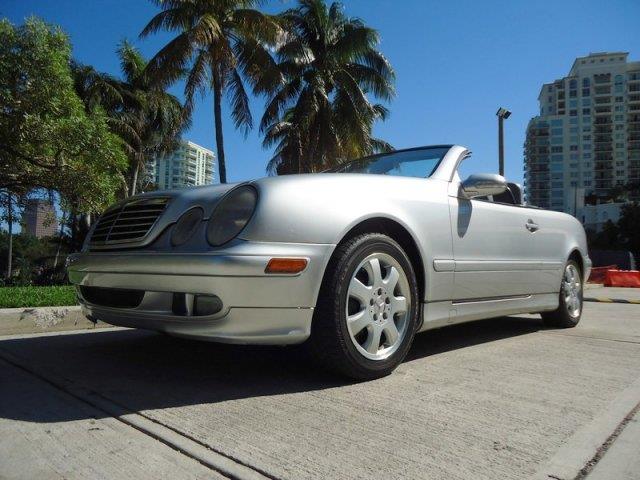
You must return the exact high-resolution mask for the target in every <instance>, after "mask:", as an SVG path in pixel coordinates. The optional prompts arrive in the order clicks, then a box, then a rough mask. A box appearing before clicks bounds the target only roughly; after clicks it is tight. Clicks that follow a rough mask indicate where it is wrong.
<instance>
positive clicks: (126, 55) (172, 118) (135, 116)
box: [72, 40, 188, 196]
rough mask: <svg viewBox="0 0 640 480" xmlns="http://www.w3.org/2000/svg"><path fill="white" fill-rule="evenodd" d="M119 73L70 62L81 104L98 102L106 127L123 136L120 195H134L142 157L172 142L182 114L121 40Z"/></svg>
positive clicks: (184, 121)
mask: <svg viewBox="0 0 640 480" xmlns="http://www.w3.org/2000/svg"><path fill="white" fill-rule="evenodd" d="M117 54H118V57H119V59H120V67H121V70H122V77H123V78H122V79H116V78H114V77H112V76H110V75H107V74H104V73H100V72H97V71H96V70H94V69H93V67H90V66H84V65H80V64H77V63H76V64H74V65H72V68H73V72H74V82H75V88H76V92H77V93H78V95H79V96H80V98H81V99H82V100H83V102H84V104H85V108H87V109H89V110H90V109H92V108H96V107H98V106H99V107H100V108H103V109H104V110H105V111H106V112H107V114H108V116H109V124H110V126H111V129H112V130H113V131H114V132H115V133H116V134H118V136H119V137H120V138H121V139H122V141H123V147H124V149H125V152H126V153H127V156H128V157H129V175H128V177H129V178H128V186H127V187H126V188H125V195H126V196H128V195H135V193H136V191H137V189H138V186H139V185H140V184H141V182H142V180H143V179H144V176H141V175H140V173H141V172H143V171H144V168H145V165H146V162H147V161H148V160H149V159H150V158H152V157H153V156H154V155H157V154H159V153H161V152H163V151H167V150H170V149H172V148H174V147H175V146H176V145H177V142H178V138H179V135H180V133H181V131H182V130H183V129H184V128H185V127H186V126H187V125H188V115H187V114H186V112H185V110H184V109H183V107H182V105H181V103H180V101H179V100H178V99H177V98H176V97H175V96H173V95H171V94H169V93H167V92H166V91H165V90H164V89H163V88H161V87H160V86H158V85H157V84H155V83H152V82H150V81H149V79H148V77H147V75H146V73H145V69H146V67H147V61H146V60H145V58H144V57H143V56H142V55H141V54H140V52H139V51H138V50H137V49H136V48H135V47H134V46H133V45H131V44H130V43H129V42H127V41H126V40H125V41H123V42H122V43H121V44H120V45H119V47H118V50H117Z"/></svg>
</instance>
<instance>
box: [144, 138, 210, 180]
mask: <svg viewBox="0 0 640 480" xmlns="http://www.w3.org/2000/svg"><path fill="white" fill-rule="evenodd" d="M215 170H216V159H215V156H214V154H213V152H212V151H211V150H207V149H206V148H204V147H201V146H200V145H197V144H195V143H193V142H189V141H184V140H183V141H181V142H180V145H179V147H178V148H177V149H176V150H175V151H173V152H171V153H168V154H163V155H159V156H157V157H156V158H155V159H153V160H152V161H151V162H149V168H148V175H149V177H150V178H151V179H153V181H154V182H155V184H156V186H157V187H158V189H160V190H169V189H173V188H185V187H195V186H197V185H210V184H212V183H213V181H214V178H215Z"/></svg>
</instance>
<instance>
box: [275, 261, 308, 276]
mask: <svg viewBox="0 0 640 480" xmlns="http://www.w3.org/2000/svg"><path fill="white" fill-rule="evenodd" d="M306 267H307V259H306V258H272V259H271V260H269V263H268V264H267V268H265V269H264V273H300V272H301V271H303V270H304V269H305V268H306Z"/></svg>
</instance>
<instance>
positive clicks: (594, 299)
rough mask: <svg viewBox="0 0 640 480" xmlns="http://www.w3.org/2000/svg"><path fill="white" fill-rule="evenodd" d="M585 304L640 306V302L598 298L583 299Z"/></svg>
mask: <svg viewBox="0 0 640 480" xmlns="http://www.w3.org/2000/svg"><path fill="white" fill-rule="evenodd" d="M584 301H585V302H599V303H629V304H633V305H640V300H624V299H622V298H598V297H585V298H584Z"/></svg>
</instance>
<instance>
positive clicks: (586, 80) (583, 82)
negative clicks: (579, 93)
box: [582, 62, 591, 87]
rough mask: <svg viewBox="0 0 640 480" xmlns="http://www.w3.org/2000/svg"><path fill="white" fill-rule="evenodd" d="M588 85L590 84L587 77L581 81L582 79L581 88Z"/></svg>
mask: <svg viewBox="0 0 640 480" xmlns="http://www.w3.org/2000/svg"><path fill="white" fill-rule="evenodd" d="M583 63H584V62H583ZM590 83H591V82H590V81H589V79H588V78H587V77H585V78H583V79H582V86H583V87H588V86H589V84H590Z"/></svg>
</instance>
